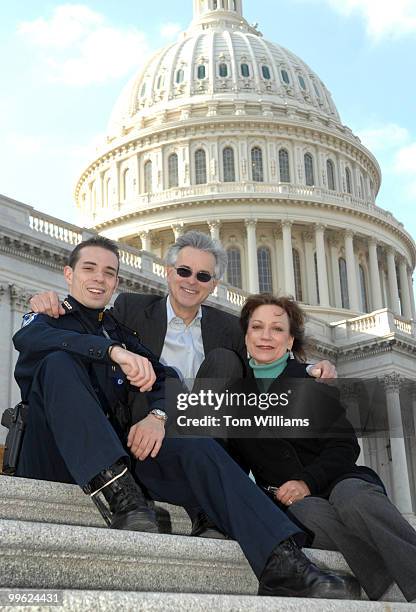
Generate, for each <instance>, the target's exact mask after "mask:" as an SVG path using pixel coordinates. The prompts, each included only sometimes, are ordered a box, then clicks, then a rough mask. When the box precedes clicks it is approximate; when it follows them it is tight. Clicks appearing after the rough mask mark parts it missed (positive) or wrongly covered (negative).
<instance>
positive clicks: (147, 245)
mask: <svg viewBox="0 0 416 612" xmlns="http://www.w3.org/2000/svg"><path fill="white" fill-rule="evenodd" d="M139 237H140V240H141V241H142V250H143V251H149V252H150V251H151V250H152V247H151V234H150V230H144V231H143V232H139ZM175 240H176V238H175Z"/></svg>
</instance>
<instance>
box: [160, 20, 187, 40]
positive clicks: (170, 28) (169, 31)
mask: <svg viewBox="0 0 416 612" xmlns="http://www.w3.org/2000/svg"><path fill="white" fill-rule="evenodd" d="M181 30H182V27H181V25H180V24H179V23H172V22H168V23H164V24H162V25H161V27H160V35H161V37H162V38H175V37H176V36H177V35H178V34H179V32H180V31H181Z"/></svg>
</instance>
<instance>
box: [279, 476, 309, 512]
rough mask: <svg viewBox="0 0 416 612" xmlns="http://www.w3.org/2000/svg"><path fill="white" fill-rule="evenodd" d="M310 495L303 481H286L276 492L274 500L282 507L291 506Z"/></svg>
mask: <svg viewBox="0 0 416 612" xmlns="http://www.w3.org/2000/svg"><path fill="white" fill-rule="evenodd" d="M310 494H311V492H310V489H309V487H308V485H307V484H306V482H304V481H303V480H288V481H287V482H285V483H284V484H282V485H281V486H280V487H279V490H278V491H276V499H277V501H279V502H280V503H281V504H283V505H284V506H291V505H292V504H294V503H295V502H297V501H299V500H300V499H303V498H304V497H306V496H307V495H310Z"/></svg>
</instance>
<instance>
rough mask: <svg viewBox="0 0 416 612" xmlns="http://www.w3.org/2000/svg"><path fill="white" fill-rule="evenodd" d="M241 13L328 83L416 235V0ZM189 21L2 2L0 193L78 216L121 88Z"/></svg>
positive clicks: (163, 11)
mask: <svg viewBox="0 0 416 612" xmlns="http://www.w3.org/2000/svg"><path fill="white" fill-rule="evenodd" d="M243 10H244V16H245V18H246V19H247V20H248V21H249V22H250V23H254V22H257V23H258V25H259V29H260V31H261V32H262V33H263V35H264V37H265V39H266V40H270V41H272V42H275V43H278V44H281V45H283V46H284V47H287V48H289V49H290V50H292V51H293V52H294V53H296V54H297V55H298V56H300V57H301V58H302V59H303V60H304V61H305V62H306V63H307V64H308V65H309V66H310V67H311V68H312V70H314V71H315V72H316V73H317V74H318V75H319V77H320V78H321V79H322V80H323V81H324V83H325V84H326V86H327V88H328V89H329V90H330V91H331V93H332V96H333V99H334V101H335V104H336V106H337V108H338V111H339V113H340V115H341V120H342V122H343V123H344V124H346V125H348V126H349V127H350V128H351V129H352V130H353V132H354V133H355V134H356V135H358V136H359V137H360V138H361V140H362V142H363V143H364V144H365V145H366V146H367V147H368V148H369V149H370V150H371V151H372V153H373V154H374V155H375V156H376V158H377V159H378V161H379V164H380V166H381V170H382V175H383V180H382V187H381V190H380V192H379V195H378V198H377V204H378V205H379V206H381V207H382V208H385V209H386V210H389V211H390V212H392V213H393V214H394V216H395V217H396V218H397V219H399V220H400V221H402V222H403V223H404V226H405V228H406V229H407V230H408V231H409V232H410V233H411V234H412V235H413V237H414V238H416V217H415V215H414V214H412V213H413V209H414V202H415V200H416V112H415V110H416V109H415V100H416V80H415V72H414V67H413V63H414V61H415V59H414V58H416V0H395V2H391V0H290V1H286V2H284V1H283V0H243ZM191 19H192V0H176V1H174V0H154V1H153V2H151V3H149V2H148V1H146V2H145V1H143V0H85V1H80V2H60V1H57V0H19V1H18V2H6V1H3V2H2V3H1V7H0V42H1V50H2V52H1V54H0V88H1V90H0V143H1V146H0V193H2V194H4V195H6V196H8V197H11V198H14V199H16V200H19V201H22V202H25V203H26V204H30V205H31V206H33V207H34V208H35V209H37V210H40V211H43V212H46V213H48V214H50V215H53V216H55V217H58V218H60V219H63V220H65V221H69V222H72V223H78V222H79V218H78V215H77V211H76V208H75V204H74V200H73V189H74V185H75V181H76V179H77V177H78V174H79V173H80V171H81V170H82V169H83V167H84V165H86V163H87V162H88V161H91V160H92V159H94V158H95V146H96V145H97V143H98V142H99V141H100V139H102V138H103V137H104V136H105V133H106V126H107V123H108V120H109V117H110V114H111V110H112V108H113V106H114V104H115V102H116V100H117V98H118V95H119V93H120V92H121V90H122V88H123V86H124V85H125V83H127V81H128V80H129V79H130V78H131V76H133V75H134V74H135V73H136V72H137V71H138V70H139V69H140V67H141V66H142V64H143V62H144V60H145V58H146V55H147V54H149V53H152V52H153V51H155V50H157V49H158V48H160V47H162V46H165V45H167V44H169V43H171V42H172V41H175V40H176V38H177V36H178V33H179V32H180V31H182V30H184V29H186V28H187V26H188V25H189V23H190V21H191ZM412 58H413V60H412Z"/></svg>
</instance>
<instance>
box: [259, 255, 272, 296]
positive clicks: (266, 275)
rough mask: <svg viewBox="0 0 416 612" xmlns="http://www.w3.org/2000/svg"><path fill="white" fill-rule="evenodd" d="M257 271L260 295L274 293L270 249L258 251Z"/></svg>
mask: <svg viewBox="0 0 416 612" xmlns="http://www.w3.org/2000/svg"><path fill="white" fill-rule="evenodd" d="M257 269H258V273H259V291H260V293H272V292H273V280H272V258H271V255H270V249H269V248H268V247H259V248H258V249H257Z"/></svg>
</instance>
